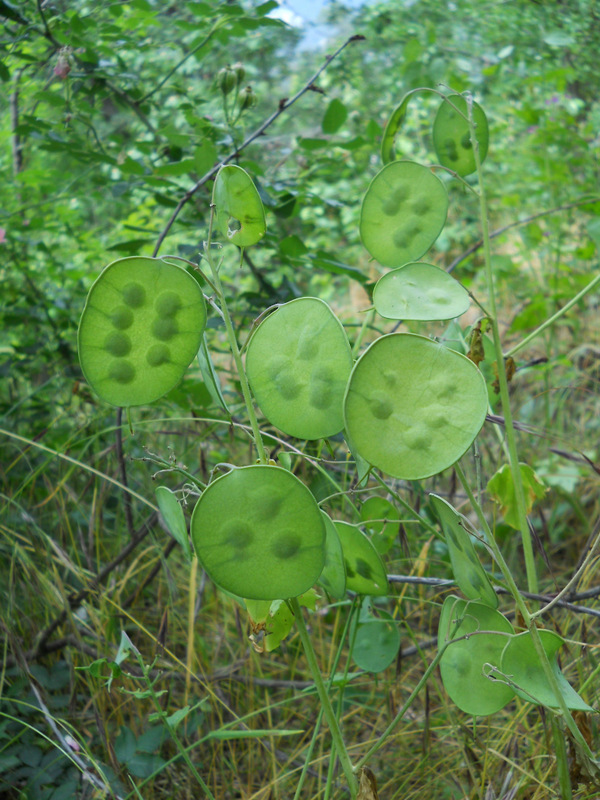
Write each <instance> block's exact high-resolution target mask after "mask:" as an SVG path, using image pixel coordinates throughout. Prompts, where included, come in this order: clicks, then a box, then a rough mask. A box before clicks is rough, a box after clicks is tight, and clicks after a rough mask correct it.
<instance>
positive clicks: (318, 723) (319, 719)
mask: <svg viewBox="0 0 600 800" xmlns="http://www.w3.org/2000/svg"><path fill="white" fill-rule="evenodd" d="M354 608H355V602H354V601H352V604H351V606H350V612H349V613H348V616H347V618H346V623H345V625H344V630H343V632H342V635H341V636H340V644H339V647H338V649H337V652H336V654H335V658H334V660H333V664H332V665H331V671H330V673H329V680H328V681H327V691H330V690H331V687H332V686H333V681H334V678H335V673H336V670H337V668H338V664H339V663H340V659H341V657H342V651H343V647H344V642H345V641H346V636H347V635H348V628H349V627H350V622H351V621H352V618H353V615H354ZM347 672H348V669H347V668H346V670H345V672H344V675H347ZM323 713H324V712H323V706H321V708H320V709H319V714H318V716H317V721H316V722H315V730H314V733H313V736H312V739H311V740H310V744H309V746H308V750H307V751H306V759H305V762H304V766H303V767H302V772H301V773H300V778H299V780H298V785H297V786H296V792H295V793H294V800H300V795H301V793H302V787H303V785H304V781H305V780H306V774H307V772H308V765H309V763H310V759H311V757H312V752H313V750H314V748H315V744H316V743H317V737H318V735H319V730H320V729H321V723H322V721H323ZM332 761H333V759H332Z"/></svg>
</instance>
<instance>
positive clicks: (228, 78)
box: [217, 66, 237, 96]
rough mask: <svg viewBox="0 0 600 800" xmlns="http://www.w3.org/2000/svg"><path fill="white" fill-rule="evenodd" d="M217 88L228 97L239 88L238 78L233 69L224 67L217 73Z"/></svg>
mask: <svg viewBox="0 0 600 800" xmlns="http://www.w3.org/2000/svg"><path fill="white" fill-rule="evenodd" d="M217 86H218V87H219V89H220V90H221V92H222V93H223V95H225V96H227V95H228V94H229V93H230V92H231V91H233V90H234V89H235V87H236V86H237V76H236V74H235V72H234V71H233V70H232V69H231V67H229V66H228V67H223V69H220V70H219V71H218V73H217Z"/></svg>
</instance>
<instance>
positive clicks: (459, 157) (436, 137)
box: [433, 94, 490, 177]
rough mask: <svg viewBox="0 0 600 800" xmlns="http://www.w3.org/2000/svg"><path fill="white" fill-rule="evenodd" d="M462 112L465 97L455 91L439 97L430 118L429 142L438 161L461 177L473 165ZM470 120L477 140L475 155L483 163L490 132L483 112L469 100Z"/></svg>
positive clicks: (465, 102)
mask: <svg viewBox="0 0 600 800" xmlns="http://www.w3.org/2000/svg"><path fill="white" fill-rule="evenodd" d="M453 106H455V108H453ZM457 109H458V111H457ZM459 111H460V112H462V113H459ZM462 114H464V116H462ZM466 116H467V101H466V99H465V98H464V97H462V96H461V95H459V94H451V95H449V96H448V99H447V100H443V101H442V105H441V106H440V107H439V109H438V112H437V114H436V117H435V120H434V122H433V146H434V147H435V152H436V153H437V157H438V159H439V162H440V164H441V165H442V166H444V167H448V169H451V170H454V172H456V173H458V174H459V175H461V176H462V177H464V176H465V175H470V174H471V173H472V172H475V170H476V169H477V165H476V164H475V156H474V154H473V145H472V144H471V134H470V132H469V123H468V122H467V120H466V119H465V117H466ZM473 122H474V123H475V126H476V127H475V134H476V136H477V141H478V142H479V158H480V159H481V163H482V164H483V161H484V159H485V157H486V155H487V151H488V144H489V140H490V134H489V129H488V122H487V117H486V116H485V112H484V110H483V109H482V108H481V106H480V105H478V104H477V103H475V102H473Z"/></svg>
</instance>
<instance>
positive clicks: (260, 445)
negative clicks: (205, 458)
mask: <svg viewBox="0 0 600 800" xmlns="http://www.w3.org/2000/svg"><path fill="white" fill-rule="evenodd" d="M214 216H215V207H214V204H211V209H210V223H209V228H208V241H207V242H206V244H205V246H204V254H205V256H206V260H207V261H208V265H209V266H210V271H211V273H212V278H213V283H214V286H215V289H216V290H217V295H218V299H219V305H220V307H221V311H222V312H223V321H224V322H225V330H226V331H227V339H228V341H229V347H230V349H231V354H232V355H233V360H234V361H235V366H236V369H237V373H238V377H239V379H240V385H241V387H242V394H243V396H244V403H245V404H246V411H247V413H248V419H249V420H250V426H251V428H252V435H253V437H254V444H255V446H256V450H257V453H258V458H259V460H260V462H261V464H268V463H269V457H268V456H267V452H266V450H265V445H264V442H263V439H262V436H261V433H260V428H259V425H258V420H257V418H256V412H255V411H254V404H253V402H252V395H251V394H250V386H249V384H248V378H247V377H246V371H245V369H244V364H243V362H242V356H241V353H240V348H239V347H238V343H237V339H236V336H235V331H234V329H233V323H232V321H231V316H230V314H229V308H228V307H227V301H226V300H225V292H224V291H223V284H222V283H221V278H220V277H219V271H218V269H217V267H216V265H215V262H214V259H213V256H212V253H211V247H210V245H211V237H212V229H213V221H214Z"/></svg>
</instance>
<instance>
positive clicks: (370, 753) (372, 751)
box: [354, 646, 446, 772]
mask: <svg viewBox="0 0 600 800" xmlns="http://www.w3.org/2000/svg"><path fill="white" fill-rule="evenodd" d="M445 650H446V646H444V647H442V648H441V649H440V650H439V651H438V653H437V655H436V657H435V658H434V659H433V661H432V662H431V664H430V665H429V666H428V667H427V669H426V670H425V672H424V673H423V677H422V678H421V680H420V681H419V683H418V684H417V685H416V686H415V688H414V689H413V690H412V692H411V693H410V696H409V698H408V699H407V701H406V702H405V703H404V705H403V706H402V708H401V709H400V710H399V711H398V713H397V714H396V716H395V717H394V719H393V720H392V721H391V722H390V724H389V725H388V726H387V728H386V729H385V730H384V732H383V733H382V734H381V735H380V736H379V738H378V740H377V742H376V743H375V744H374V745H373V747H371V749H370V750H368V751H367V752H366V753H365V755H364V756H363V757H362V758H361V759H360V760H359V761H357V762H356V764H355V765H354V770H355V772H358V770H359V769H360V768H361V767H364V766H365V764H366V763H367V762H368V761H369V759H370V758H372V757H373V756H374V755H375V753H376V752H377V751H378V750H379V749H380V748H382V747H383V745H384V744H385V743H386V741H387V739H388V737H389V736H391V734H392V733H393V732H394V730H395V728H396V726H397V725H398V723H399V722H401V720H402V717H403V716H404V715H405V714H406V712H407V711H408V709H409V708H410V707H411V705H412V704H413V701H414V700H415V698H416V696H417V695H418V694H419V692H420V691H421V689H422V688H423V686H425V684H426V683H427V681H428V680H429V676H430V675H431V673H432V672H433V670H434V669H435V668H436V667H437V665H438V664H439V662H440V659H441V657H442V656H443V655H444V652H445Z"/></svg>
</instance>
